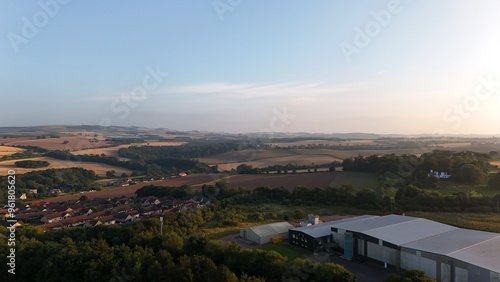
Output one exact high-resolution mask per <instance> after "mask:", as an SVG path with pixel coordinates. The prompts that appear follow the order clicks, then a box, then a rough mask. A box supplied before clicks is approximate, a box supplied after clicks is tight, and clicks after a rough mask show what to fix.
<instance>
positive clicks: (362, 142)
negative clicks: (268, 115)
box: [268, 139, 378, 147]
mask: <svg viewBox="0 0 500 282" xmlns="http://www.w3.org/2000/svg"><path fill="white" fill-rule="evenodd" d="M268 144H269V145H271V146H279V147H289V146H307V145H319V144H323V145H325V146H362V145H374V144H378V143H377V142H376V141H375V140H321V139H318V140H315V139H311V140H302V141H296V142H287V143H268Z"/></svg>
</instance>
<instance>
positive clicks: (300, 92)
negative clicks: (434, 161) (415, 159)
mask: <svg viewBox="0 0 500 282" xmlns="http://www.w3.org/2000/svg"><path fill="white" fill-rule="evenodd" d="M436 2H437V3H436ZM499 8H500V2H498V1H495V0H490V1H474V2H472V1H466V0H461V1H457V0H447V1H430V0H428V1H411V0H401V1H393V0H391V1H368V0H366V1H326V0H325V1H314V2H306V1H264V0H260V1H248V0H240V1H238V0H217V1H194V0H184V1H117V0H115V1H77V0H64V1H63V0H59V1H57V0H41V1H15V0H6V1H2V2H0V35H1V36H2V37H1V39H0V93H1V99H2V103H1V105H2V106H1V112H0V126H29V125H46V124H75V125H80V124H102V125H109V124H112V125H123V126H129V125H134V126H147V127H166V128H172V129H178V130H210V131H224V132H257V131H285V132H299V131H304V132H326V133H330V132H373V133H403V134H420V133H433V132H435V133H445V134H458V133H478V134H494V133H496V134H498V133H500V130H498V123H499V121H500V114H499V112H500V111H498V109H499V106H500V57H499V51H498V50H500V18H499V17H498V16H497V11H498V9H499ZM217 9H219V10H217ZM346 46H347V47H346ZM155 73H156V74H155ZM283 112H286V113H288V116H289V119H287V120H285V121H284V120H281V119H278V121H279V122H278V123H276V122H275V121H276V117H278V118H279V117H280V116H281V117H282V116H283ZM280 113H281V114H280Z"/></svg>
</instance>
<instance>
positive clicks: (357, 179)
mask: <svg viewBox="0 0 500 282" xmlns="http://www.w3.org/2000/svg"><path fill="white" fill-rule="evenodd" d="M334 173H335V174H336V175H337V176H336V177H334V178H333V180H332V182H331V183H330V186H332V187H340V186H342V185H352V186H353V187H354V188H357V189H363V188H370V189H374V190H375V189H377V188H378V187H379V181H378V177H377V174H375V173H366V172H351V171H342V172H338V171H336V172H334Z"/></svg>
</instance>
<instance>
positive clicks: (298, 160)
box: [199, 148, 430, 171]
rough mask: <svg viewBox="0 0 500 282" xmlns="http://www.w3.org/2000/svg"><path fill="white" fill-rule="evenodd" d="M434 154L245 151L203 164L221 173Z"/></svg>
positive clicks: (412, 151) (405, 151)
mask: <svg viewBox="0 0 500 282" xmlns="http://www.w3.org/2000/svg"><path fill="white" fill-rule="evenodd" d="M428 151H430V149H429V148H422V149H395V150H385V149H384V150H329V149H274V150H243V151H235V152H229V153H224V154H220V155H215V156H211V157H209V158H200V159H199V161H200V162H202V163H206V164H209V165H216V164H217V165H218V167H219V170H221V171H224V170H231V169H236V167H238V166H239V165H241V164H247V165H251V166H253V167H257V168H263V167H268V166H273V165H287V164H292V165H311V164H312V163H314V164H316V165H319V164H329V163H332V162H334V161H338V162H342V160H344V159H346V158H350V157H355V156H358V155H363V156H371V155H384V154H397V155H403V154H416V155H420V154H421V153H424V152H428Z"/></svg>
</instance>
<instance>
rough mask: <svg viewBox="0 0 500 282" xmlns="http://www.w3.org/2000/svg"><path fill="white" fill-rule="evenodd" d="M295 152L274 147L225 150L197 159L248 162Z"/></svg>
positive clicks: (219, 161)
mask: <svg viewBox="0 0 500 282" xmlns="http://www.w3.org/2000/svg"><path fill="white" fill-rule="evenodd" d="M295 155H297V154H296V153H294V152H292V151H291V150H287V149H283V150H280V149H275V150H241V151H233V152H227V153H223V154H219V155H215V156H211V157H209V158H200V159H199V161H200V162H202V163H206V164H223V163H234V162H240V163H244V162H249V161H255V160H262V159H274V158H282V157H289V156H295Z"/></svg>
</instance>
